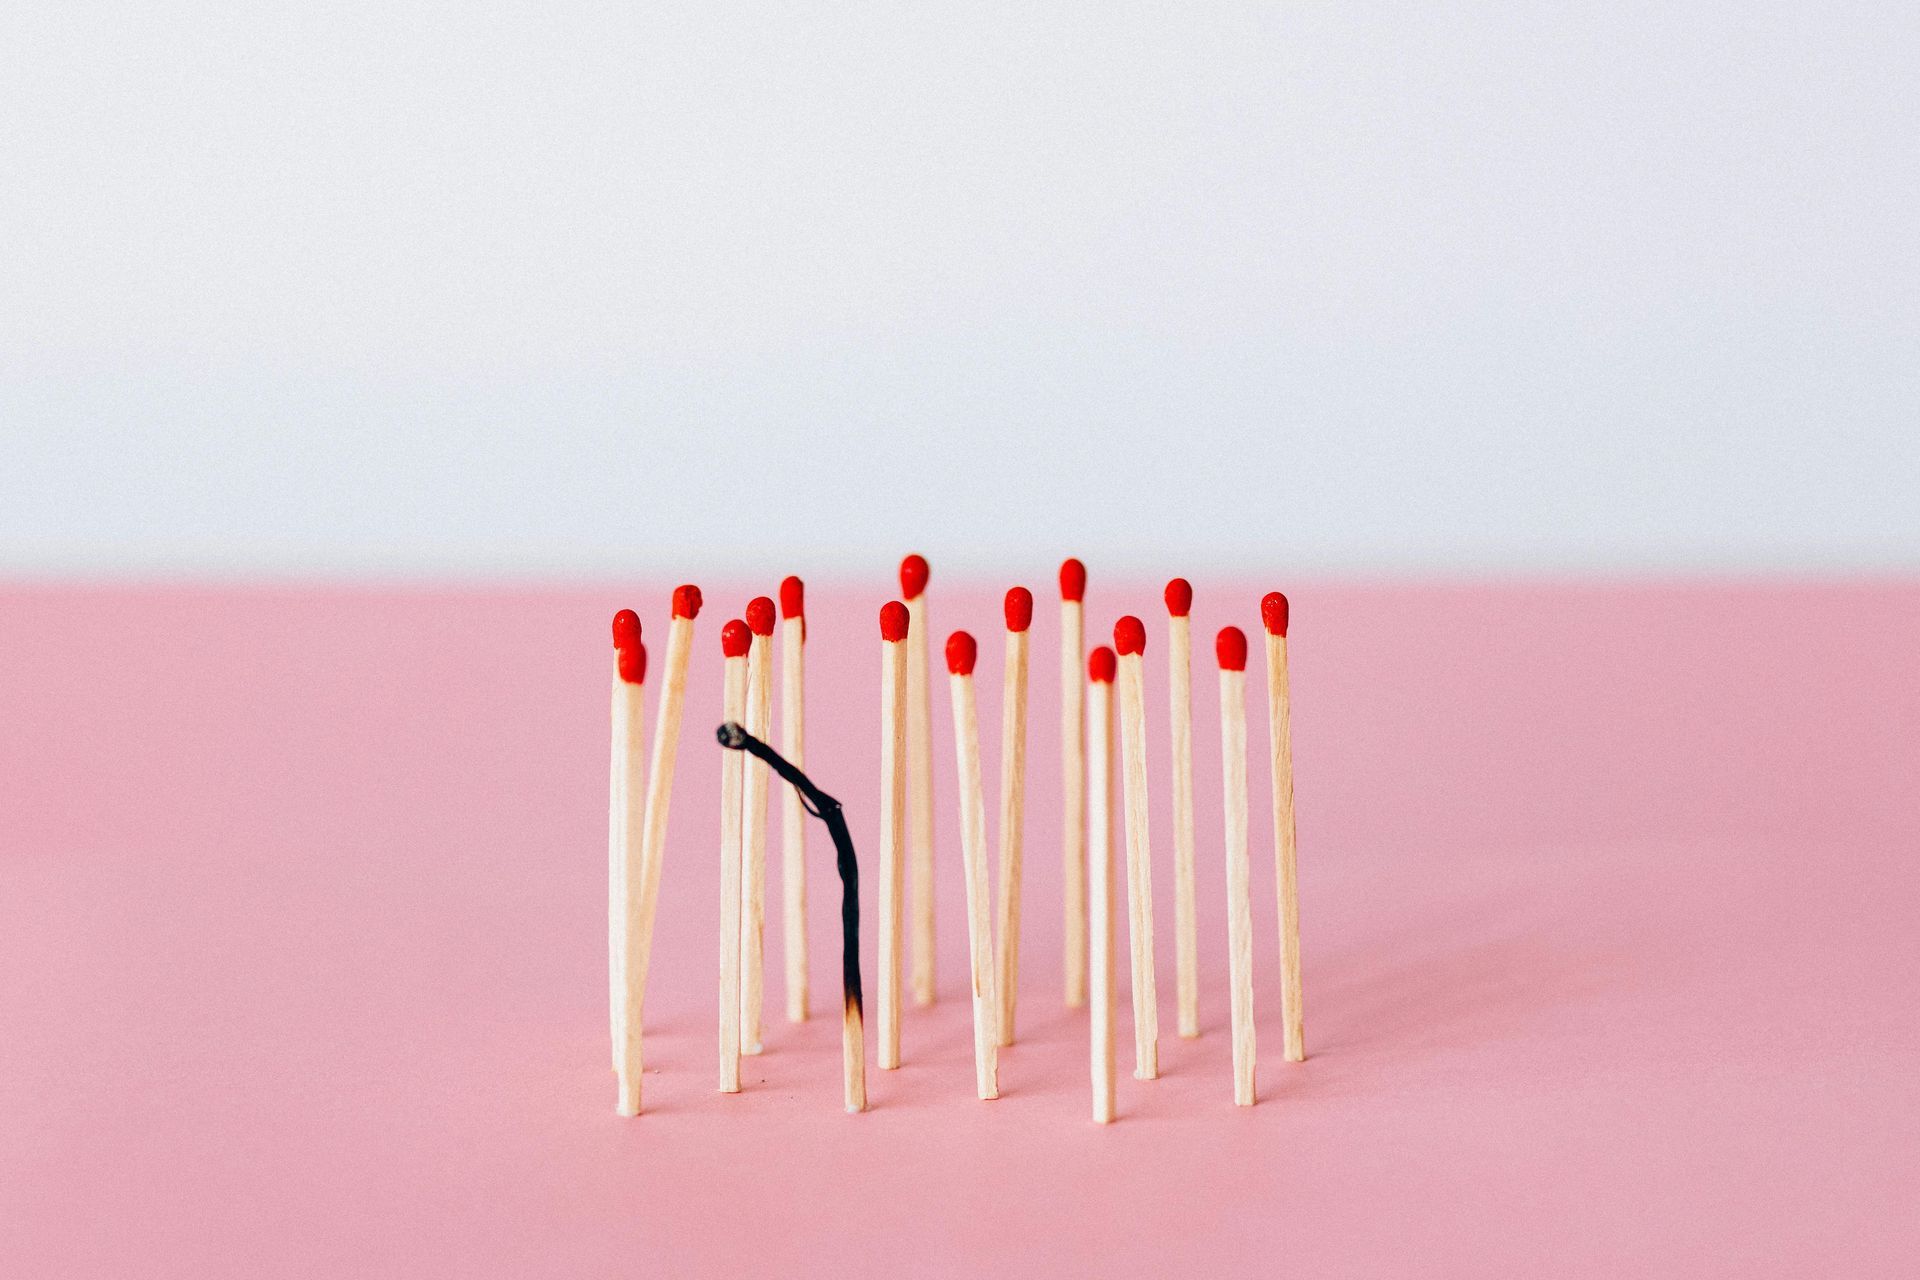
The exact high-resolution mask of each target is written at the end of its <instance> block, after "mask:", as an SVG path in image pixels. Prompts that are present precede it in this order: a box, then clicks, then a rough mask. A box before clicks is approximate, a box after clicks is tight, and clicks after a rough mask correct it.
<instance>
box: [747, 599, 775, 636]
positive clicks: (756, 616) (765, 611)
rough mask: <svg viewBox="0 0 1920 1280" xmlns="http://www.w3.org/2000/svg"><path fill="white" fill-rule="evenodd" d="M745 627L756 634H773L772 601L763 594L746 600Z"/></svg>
mask: <svg viewBox="0 0 1920 1280" xmlns="http://www.w3.org/2000/svg"><path fill="white" fill-rule="evenodd" d="M747 628H748V630H750V631H752V632H753V634H755V635H757V636H770V635H772V634H773V601H771V600H769V599H767V598H766V597H765V596H755V597H754V598H753V599H751V600H749V601H747Z"/></svg>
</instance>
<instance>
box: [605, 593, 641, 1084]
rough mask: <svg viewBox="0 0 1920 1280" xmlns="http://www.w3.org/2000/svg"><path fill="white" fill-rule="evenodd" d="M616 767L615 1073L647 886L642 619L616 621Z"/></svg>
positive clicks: (611, 1001) (629, 614)
mask: <svg viewBox="0 0 1920 1280" xmlns="http://www.w3.org/2000/svg"><path fill="white" fill-rule="evenodd" d="M613 650H614V663H613V762H612V767H611V768H610V769H609V770H608V773H607V779H608V783H607V785H608V795H607V833H608V840H607V1009H608V1012H609V1015H610V1017H611V1020H612V1028H611V1031H612V1041H613V1069H614V1070H615V1071H616V1072H617V1071H619V1070H620V1058H621V1055H622V1054H624V1053H625V1052H626V1048H627V1019H628V1009H629V1004H628V1000H627V979H626V972H627V920H628V917H629V916H631V915H632V914H633V908H634V904H635V903H636V902H637V901H638V899H639V895H640V888H641V886H642V885H643V884H644V883H645V882H646V875H645V870H646V868H645V866H644V863H643V861H642V856H643V850H644V849H645V848H646V839H647V830H646V825H647V824H646V818H647V796H646V786H647V774H646V769H647V757H646V732H645V714H646V700H645V699H644V698H643V697H641V695H642V694H643V693H644V692H645V691H646V690H645V685H646V683H647V647H646V646H645V645H643V644H641V643H640V616H639V615H638V614H636V613H635V612H634V611H633V610H631V609H622V610H621V611H620V612H618V613H616V614H614V615H613Z"/></svg>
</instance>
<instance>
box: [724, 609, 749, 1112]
mask: <svg viewBox="0 0 1920 1280" xmlns="http://www.w3.org/2000/svg"><path fill="white" fill-rule="evenodd" d="M752 643H753V633H752V632H751V631H748V630H747V624H746V623H744V622H742V621H740V619H738V618H735V619H734V620H733V621H731V622H729V623H728V624H727V625H726V626H724V627H722V628H720V651H721V653H722V654H724V655H725V656H726V678H725V692H724V695H723V699H722V702H721V706H722V714H723V715H724V716H725V719H726V722H727V723H729V724H732V723H737V722H738V721H739V720H740V718H741V717H742V716H743V715H745V714H746V706H747V649H748V648H749V647H750V646H751V645H752ZM745 764H746V761H745V760H744V759H743V758H742V757H740V756H737V755H730V756H728V757H727V758H726V759H725V760H724V761H722V762H721V765H720V1092H722V1093H738V1092H740V950H741V948H740V942H741V939H740V895H741V885H740V851H741V836H742V832H741V829H740V818H741V790H742V784H743V781H744V778H745V773H746V770H745V768H744V767H743V766H744V765H745Z"/></svg>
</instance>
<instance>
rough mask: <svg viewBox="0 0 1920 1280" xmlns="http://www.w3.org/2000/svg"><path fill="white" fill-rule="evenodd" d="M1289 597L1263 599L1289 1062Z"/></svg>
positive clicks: (1296, 916)
mask: <svg viewBox="0 0 1920 1280" xmlns="http://www.w3.org/2000/svg"><path fill="white" fill-rule="evenodd" d="M1290 613H1291V609H1290V608H1289V607H1288V605H1287V598H1286V597H1285V596H1283V595H1281V594H1280V593H1279V592H1278V591H1269V592H1268V593H1267V594H1266V596H1265V597H1263V598H1262V599H1261V601H1260V621H1261V624H1262V625H1263V626H1264V627H1265V628H1266V632H1267V731H1268V734H1269V737H1270V740H1271V743H1272V747H1273V859H1274V864H1275V872H1276V877H1275V878H1276V880H1277V881H1278V888H1279V897H1280V1014H1281V1019H1282V1022H1281V1026H1282V1029H1283V1031H1284V1038H1285V1052H1286V1058H1287V1061H1288V1062H1304V1061H1306V1057H1307V1033H1306V1019H1305V1015H1304V1013H1303V1011H1302V1009H1301V1001H1302V996H1303V991H1302V983H1301V977H1300V878H1299V870H1298V859H1297V857H1296V851H1295V847H1294V828H1293V699H1292V694H1291V691H1290V689H1289V687H1288V679H1287V622H1288V615H1289V614H1290Z"/></svg>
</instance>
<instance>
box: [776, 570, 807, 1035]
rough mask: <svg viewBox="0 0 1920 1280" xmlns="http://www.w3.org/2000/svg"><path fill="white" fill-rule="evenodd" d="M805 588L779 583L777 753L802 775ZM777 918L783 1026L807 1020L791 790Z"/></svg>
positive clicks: (802, 834)
mask: <svg viewBox="0 0 1920 1280" xmlns="http://www.w3.org/2000/svg"><path fill="white" fill-rule="evenodd" d="M805 603H806V588H805V586H804V585H803V584H802V583H801V581H800V579H798V578H795V577H791V576H789V577H787V578H785V579H783V580H782V581H781V583H780V753H781V754H782V755H784V756H786V758H787V759H789V760H791V761H793V764H794V767H795V768H801V769H804V768H805V767H806V764H807V752H806V738H807V730H806V647H807V615H806V609H805ZM780 888H781V892H782V899H781V902H782V909H781V913H780V921H781V930H780V932H781V936H782V937H783V939H784V940H785V948H786V957H787V965H786V968H787V1021H788V1022H805V1021H806V1020H807V811H806V809H805V808H804V807H802V805H801V804H800V793H799V792H798V791H796V790H794V789H793V788H792V787H788V788H786V789H785V790H784V791H782V792H781V793H780Z"/></svg>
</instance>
